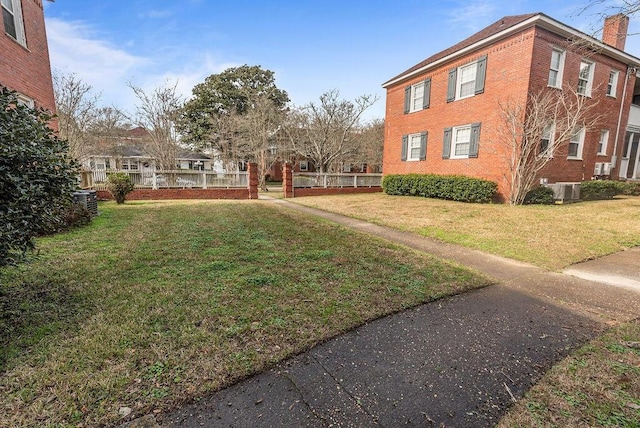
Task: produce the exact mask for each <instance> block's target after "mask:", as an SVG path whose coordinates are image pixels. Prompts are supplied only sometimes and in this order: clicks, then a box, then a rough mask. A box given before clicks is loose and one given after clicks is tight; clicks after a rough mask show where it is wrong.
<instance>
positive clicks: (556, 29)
mask: <svg viewBox="0 0 640 428" xmlns="http://www.w3.org/2000/svg"><path fill="white" fill-rule="evenodd" d="M532 25H538V26H540V27H541V28H544V29H546V30H550V31H551V32H553V33H555V34H558V35H561V36H565V37H567V36H573V37H578V38H581V39H587V40H588V41H589V43H591V44H593V45H595V46H597V47H598V48H599V49H601V50H602V51H604V53H605V54H606V55H607V56H609V57H611V58H614V59H617V60H618V61H621V62H624V63H626V64H628V65H631V66H634V67H640V59H639V58H636V57H634V56H632V55H629V54H627V53H625V52H623V51H621V50H618V49H615V48H612V47H611V46H609V45H606V44H604V43H602V42H601V41H599V40H597V39H594V38H593V37H591V36H588V35H587V34H584V33H582V32H580V31H578V30H576V29H575V28H571V27H569V26H567V25H564V24H562V23H561V22H559V21H556V20H555V19H553V18H550V17H548V16H546V15H544V14H538V15H535V16H532V17H531V18H529V19H527V20H525V21H522V22H521V23H519V24H516V25H514V26H512V27H509V28H506V29H505V30H503V31H501V32H499V33H496V34H494V35H492V36H489V37H487V38H484V39H482V40H480V41H478V42H476V43H473V44H471V45H469V46H467V47H465V48H462V49H460V50H458V51H456V52H454V53H452V54H449V55H447V56H445V57H443V58H440V59H438V60H436V61H434V62H431V63H429V64H426V65H424V66H422V67H420V68H418V69H416V70H413V71H412V72H410V73H407V74H404V75H402V76H400V77H397V78H395V79H392V80H389V81H388V82H385V83H383V84H382V87H383V88H387V87H389V86H391V85H393V84H396V83H398V82H402V81H403V80H407V79H410V78H411V77H413V76H415V75H418V74H422V73H424V72H425V71H428V70H430V69H432V68H435V67H437V66H439V65H441V64H443V63H446V62H449V61H452V60H454V59H455V58H457V57H460V56H463V55H465V54H467V53H469V52H472V51H474V50H477V49H480V48H482V47H484V46H486V45H489V44H491V43H493V42H495V41H497V40H499V39H502V38H505V37H507V36H510V35H511V34H513V33H517V32H518V31H520V30H522V29H525V28H527V27H530V26H532Z"/></svg>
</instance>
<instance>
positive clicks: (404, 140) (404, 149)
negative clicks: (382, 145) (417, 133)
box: [400, 135, 409, 161]
mask: <svg viewBox="0 0 640 428" xmlns="http://www.w3.org/2000/svg"><path fill="white" fill-rule="evenodd" d="M408 151H409V136H408V135H403V136H402V156H401V157H400V160H402V161H406V160H407V152H408Z"/></svg>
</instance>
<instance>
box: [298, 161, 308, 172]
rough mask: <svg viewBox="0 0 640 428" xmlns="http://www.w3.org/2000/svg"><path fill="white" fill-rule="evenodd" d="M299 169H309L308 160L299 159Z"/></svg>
mask: <svg viewBox="0 0 640 428" xmlns="http://www.w3.org/2000/svg"><path fill="white" fill-rule="evenodd" d="M300 171H309V161H300Z"/></svg>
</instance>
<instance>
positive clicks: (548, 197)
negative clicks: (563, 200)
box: [524, 186, 553, 205]
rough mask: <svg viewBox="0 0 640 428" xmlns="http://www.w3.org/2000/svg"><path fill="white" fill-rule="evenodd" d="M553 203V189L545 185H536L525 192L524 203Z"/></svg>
mask: <svg viewBox="0 0 640 428" xmlns="http://www.w3.org/2000/svg"><path fill="white" fill-rule="evenodd" d="M552 203H553V189H551V188H550V187H545V186H538V187H536V188H534V189H531V190H529V191H528V192H527V194H526V196H525V197H524V204H525V205H549V204H552Z"/></svg>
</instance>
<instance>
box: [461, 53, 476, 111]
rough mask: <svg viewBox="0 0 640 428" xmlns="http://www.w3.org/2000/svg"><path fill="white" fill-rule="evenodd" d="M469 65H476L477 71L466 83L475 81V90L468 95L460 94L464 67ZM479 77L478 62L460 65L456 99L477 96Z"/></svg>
mask: <svg viewBox="0 0 640 428" xmlns="http://www.w3.org/2000/svg"><path fill="white" fill-rule="evenodd" d="M469 67H474V70H475V72H474V73H473V76H474V77H473V80H470V81H469V82H465V83H470V82H473V86H474V90H473V91H472V92H471V93H470V94H468V95H464V96H461V95H460V90H461V89H462V69H463V68H469ZM477 77H478V62H477V61H475V62H472V63H471V64H465V65H462V66H460V67H458V70H456V98H455V99H456V101H457V100H464V99H465V98H471V97H473V96H475V95H476V94H475V84H476V79H477Z"/></svg>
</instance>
